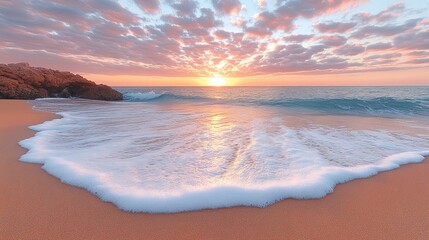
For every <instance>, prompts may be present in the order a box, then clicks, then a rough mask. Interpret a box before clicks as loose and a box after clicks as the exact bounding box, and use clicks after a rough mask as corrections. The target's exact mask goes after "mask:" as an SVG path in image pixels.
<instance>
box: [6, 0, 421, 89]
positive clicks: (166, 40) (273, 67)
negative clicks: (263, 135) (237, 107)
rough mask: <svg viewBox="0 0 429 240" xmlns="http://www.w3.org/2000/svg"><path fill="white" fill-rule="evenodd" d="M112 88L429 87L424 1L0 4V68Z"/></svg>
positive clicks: (31, 0)
mask: <svg viewBox="0 0 429 240" xmlns="http://www.w3.org/2000/svg"><path fill="white" fill-rule="evenodd" d="M12 62H28V63H30V64H31V65H32V66H38V67H47V68H52V69H58V70H63V71H71V72H74V73H78V74H81V75H83V76H84V77H86V78H88V79H90V80H93V81H95V82H98V83H104V84H108V85H113V86H141V85H143V86H144V85H147V86H189V85H195V86H200V85H208V84H210V81H211V79H212V80H213V79H224V80H225V85H248V86H271V85H273V86H307V85H315V86H325V85H328V86H332V85H429V1H423V0H408V1H389V0H323V1H322V0H271V1H270V0H206V1H197V0H117V1H116V0H85V1H81V0H73V1H70V0H49V1H48V0H14V1H6V0H0V63H12Z"/></svg>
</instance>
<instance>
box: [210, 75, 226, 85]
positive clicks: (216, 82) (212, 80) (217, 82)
mask: <svg viewBox="0 0 429 240" xmlns="http://www.w3.org/2000/svg"><path fill="white" fill-rule="evenodd" d="M209 85H210V86H212V87H221V86H225V85H226V80H225V78H223V77H222V76H215V77H213V78H210V79H209Z"/></svg>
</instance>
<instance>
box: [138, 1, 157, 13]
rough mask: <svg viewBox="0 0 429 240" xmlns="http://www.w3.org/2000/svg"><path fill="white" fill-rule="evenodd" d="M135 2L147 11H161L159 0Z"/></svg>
mask: <svg viewBox="0 0 429 240" xmlns="http://www.w3.org/2000/svg"><path fill="white" fill-rule="evenodd" d="M134 2H135V3H136V4H137V6H139V7H140V9H141V10H142V11H144V12H145V13H148V14H154V13H158V11H159V5H160V2H159V0H134Z"/></svg>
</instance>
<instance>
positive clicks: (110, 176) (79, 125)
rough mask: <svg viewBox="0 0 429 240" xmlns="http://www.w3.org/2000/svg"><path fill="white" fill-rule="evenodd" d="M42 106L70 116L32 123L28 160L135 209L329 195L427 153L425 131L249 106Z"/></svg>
mask: <svg viewBox="0 0 429 240" xmlns="http://www.w3.org/2000/svg"><path fill="white" fill-rule="evenodd" d="M35 104H36V108H37V109H44V110H51V111H55V112H57V113H59V114H60V115H62V116H63V118H61V119H55V120H52V121H48V122H45V123H43V124H40V125H36V126H33V127H31V128H32V129H34V130H36V131H37V133H36V135H35V136H34V137H32V138H30V139H27V140H24V141H22V142H21V143H20V144H21V145H22V146H23V147H25V148H27V149H29V151H28V153H27V154H25V155H23V156H22V157H21V160H22V161H26V162H33V163H40V164H43V169H45V170H46V171H47V172H49V173H50V174H52V175H54V176H56V177H58V178H60V179H61V180H62V181H63V182H65V183H68V184H71V185H74V186H79V187H82V188H85V189H87V190H89V191H91V192H92V193H94V194H96V195H97V196H99V197H100V198H101V199H103V200H105V201H109V202H112V203H114V204H115V205H117V206H118V207H119V208H121V209H123V210H126V211H133V212H140V211H143V212H152V213H160V212H161V213H168V212H180V211H190V210H197V209H206V208H220V207H229V206H237V205H246V206H257V207H264V206H267V205H269V204H272V203H274V202H276V201H279V200H281V199H285V198H321V197H323V196H325V195H326V194H328V193H330V192H332V191H333V189H334V187H335V185H336V184H338V183H343V182H346V181H349V180H352V179H356V178H365V177H369V176H371V175H374V174H376V173H378V172H380V171H386V170H391V169H394V168H397V167H399V166H400V165H402V164H406V163H411V162H420V161H422V160H423V159H424V157H423V155H429V151H424V150H427V149H428V146H429V135H428V133H427V132H419V133H418V134H413V133H410V132H407V131H401V129H398V130H397V131H392V130H386V129H382V128H380V129H364V130H362V129H356V128H351V127H348V126H347V125H346V126H344V127H332V126H329V125H326V124H321V123H318V122H310V123H305V124H301V122H300V124H296V122H294V120H293V119H292V118H287V117H285V116H279V115H278V114H272V113H270V112H262V113H261V112H258V113H257V112H255V111H256V110H255V109H250V110H249V109H246V108H245V107H225V106H223V107H217V108H216V107H210V108H196V107H195V108H194V107H188V108H187V107H183V106H181V107H177V106H176V107H172V106H159V105H156V104H148V103H102V102H97V103H92V102H87V101H77V100H63V101H58V100H57V101H54V102H52V103H51V102H50V101H38V102H36V103H35ZM257 111H263V110H261V109H258V110H257ZM354 119H358V117H354ZM300 121H301V120H300ZM383 121H386V123H390V122H391V121H394V120H392V119H384V120H383ZM407 121H409V120H407ZM413 124H415V123H413ZM404 128H405V126H404Z"/></svg>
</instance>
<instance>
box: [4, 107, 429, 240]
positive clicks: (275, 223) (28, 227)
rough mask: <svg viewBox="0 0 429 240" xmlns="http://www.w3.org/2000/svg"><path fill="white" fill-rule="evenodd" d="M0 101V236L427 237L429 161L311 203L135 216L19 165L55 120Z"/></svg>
mask: <svg viewBox="0 0 429 240" xmlns="http://www.w3.org/2000/svg"><path fill="white" fill-rule="evenodd" d="M55 117H56V116H55V115H53V114H49V113H44V112H38V111H33V110H32V109H31V106H30V105H29V104H28V102H26V101H22V100H0V239H11V240H12V239H103V240H108V239H422V240H423V239H429V184H428V182H429V161H428V159H426V160H425V161H424V162H423V163H419V164H408V165H405V166H402V167H400V168H399V169H396V170H393V171H388V172H383V173H380V174H378V175H376V176H374V177H370V178H368V179H358V180H353V181H351V182H348V183H345V184H340V185H338V186H337V187H336V188H335V191H334V192H333V193H332V194H329V195H328V196H326V197H325V198H323V199H317V200H294V199H287V200H284V201H281V202H279V203H276V204H274V205H272V206H269V207H267V208H264V209H259V208H250V207H234V208H228V209H216V210H203V211H195V212H188V213H179V214H143V213H139V214H135V213H128V212H124V211H121V210H119V209H117V208H116V207H115V206H114V205H112V204H110V203H105V202H102V201H101V200H100V199H98V198H97V197H96V196H94V195H92V194H90V193H89V192H87V191H85V190H83V189H79V188H75V187H72V186H69V185H66V184H63V183H61V182H60V181H59V180H58V179H56V178H54V177H52V176H50V175H48V174H47V173H46V172H45V171H44V170H43V169H42V168H41V165H38V164H30V163H24V162H20V161H19V160H18V159H19V157H20V156H21V155H22V154H24V153H25V151H26V150H25V149H23V148H21V147H20V146H19V145H18V142H19V141H20V140H23V139H26V138H29V137H31V136H32V135H33V134H34V132H33V131H31V130H29V129H28V126H30V125H35V124H38V123H41V122H43V121H46V120H49V119H52V118H55Z"/></svg>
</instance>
